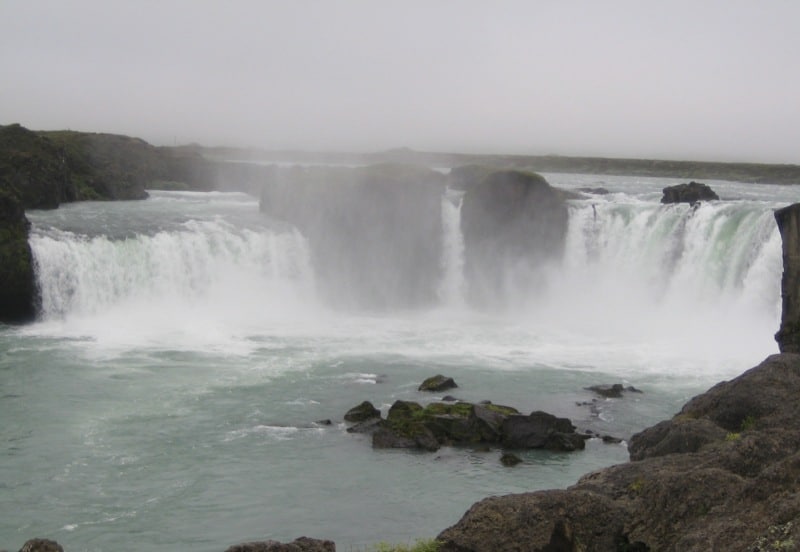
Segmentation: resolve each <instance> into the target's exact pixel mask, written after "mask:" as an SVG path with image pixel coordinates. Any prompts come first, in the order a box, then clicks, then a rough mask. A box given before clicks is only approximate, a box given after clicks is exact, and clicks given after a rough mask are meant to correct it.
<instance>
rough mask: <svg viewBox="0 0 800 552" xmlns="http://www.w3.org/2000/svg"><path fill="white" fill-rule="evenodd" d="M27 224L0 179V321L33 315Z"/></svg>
mask: <svg viewBox="0 0 800 552" xmlns="http://www.w3.org/2000/svg"><path fill="white" fill-rule="evenodd" d="M29 226H30V224H29V222H28V219H27V218H26V217H25V211H24V210H23V207H22V202H21V201H20V200H19V198H18V197H17V195H16V194H15V193H14V192H13V191H12V190H9V189H8V188H7V187H4V186H3V182H2V181H0V322H5V323H20V322H28V321H31V320H33V318H34V317H35V315H36V304H37V302H38V293H37V288H36V277H35V274H34V270H33V254H32V252H31V248H30V245H29V244H28V227H29Z"/></svg>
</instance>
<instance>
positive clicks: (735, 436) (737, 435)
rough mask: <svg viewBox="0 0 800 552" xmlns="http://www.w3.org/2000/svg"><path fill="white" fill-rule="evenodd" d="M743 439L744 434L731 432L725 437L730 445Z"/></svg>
mask: <svg viewBox="0 0 800 552" xmlns="http://www.w3.org/2000/svg"><path fill="white" fill-rule="evenodd" d="M741 438H742V434H741V433H734V432H730V433H728V434H727V435H726V436H725V440H726V441H727V442H729V443H732V442H734V441H738V440H739V439H741Z"/></svg>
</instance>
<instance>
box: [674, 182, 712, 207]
mask: <svg viewBox="0 0 800 552" xmlns="http://www.w3.org/2000/svg"><path fill="white" fill-rule="evenodd" d="M662 193H663V194H664V195H662V196H661V203H695V202H696V201H708V200H712V199H719V196H718V195H717V193H716V192H715V191H714V190H712V189H711V188H710V187H709V186H708V184H703V183H701V182H694V181H692V182H689V183H688V184H676V185H675V186H667V187H666V188H664V189H663V190H662Z"/></svg>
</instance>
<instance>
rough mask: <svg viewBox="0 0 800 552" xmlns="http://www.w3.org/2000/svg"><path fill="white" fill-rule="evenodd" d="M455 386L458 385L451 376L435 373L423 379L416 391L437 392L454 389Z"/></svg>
mask: <svg viewBox="0 0 800 552" xmlns="http://www.w3.org/2000/svg"><path fill="white" fill-rule="evenodd" d="M456 387H458V385H456V382H455V380H453V378H449V377H446V376H443V375H441V374H436V375H435V376H431V377H429V378H427V379H426V380H425V381H423V382H422V383H421V384H420V386H419V388H418V391H431V392H433V393H438V392H440V391H447V390H448V389H455V388H456Z"/></svg>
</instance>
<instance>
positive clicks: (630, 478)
mask: <svg viewBox="0 0 800 552" xmlns="http://www.w3.org/2000/svg"><path fill="white" fill-rule="evenodd" d="M797 396H800V355H798V354H781V355H773V356H771V357H769V358H767V359H766V360H765V361H764V362H762V363H761V364H760V365H759V366H757V367H755V368H753V369H751V370H748V371H747V372H745V373H744V374H742V375H741V376H739V377H737V378H735V379H733V380H731V381H729V382H722V383H720V384H718V385H716V386H714V387H712V388H711V389H710V390H708V391H707V392H706V393H703V394H702V395H699V396H697V397H695V398H694V399H692V400H691V401H689V402H688V403H686V405H685V406H684V407H683V409H682V410H681V412H680V413H679V414H677V415H676V416H675V417H674V418H672V419H671V420H668V421H665V422H661V423H660V424H657V425H656V426H654V427H652V428H649V429H647V430H645V431H643V432H641V433H639V434H637V435H635V436H634V437H633V438H632V439H631V444H630V450H631V457H632V458H634V459H635V460H636V461H633V462H629V463H626V464H620V465H617V466H612V467H610V468H606V469H603V470H599V471H596V472H594V473H590V474H588V475H585V476H584V477H582V478H581V479H580V480H579V481H578V483H577V484H576V485H574V486H572V487H570V488H569V489H567V490H565V491H539V492H534V493H523V494H518V495H508V496H503V497H496V498H490V499H486V500H483V501H481V502H479V503H477V504H475V505H474V506H473V507H472V508H471V509H470V510H469V511H468V512H467V513H466V514H465V515H464V517H463V518H462V519H461V521H459V522H458V523H457V524H456V525H455V526H453V527H451V528H450V529H447V530H445V531H444V532H442V533H441V534H440V535H439V537H438V540H439V541H440V542H441V543H442V546H441V548H440V550H442V551H444V552H455V551H458V552H466V551H473V552H478V551H489V550H598V551H599V550H603V551H604V550H612V551H617V550H665V551H672V552H677V551H681V552H683V551H689V552H701V551H702V552H705V551H707V550H726V551H732V552H752V551H754V550H757V551H760V550H770V549H775V550H781V549H785V550H792V549H794V548H796V543H798V542H800V499H798V496H800V403H799V402H798V401H797V400H796V397H797ZM599 516H601V517H602V519H600V517H599ZM769 538H773V539H774V540H772V541H769V540H768V539H769ZM523 543H524V544H523ZM773 545H775V546H774V547H773V548H769V547H768V546H773Z"/></svg>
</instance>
